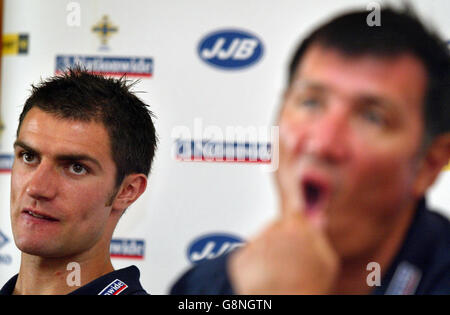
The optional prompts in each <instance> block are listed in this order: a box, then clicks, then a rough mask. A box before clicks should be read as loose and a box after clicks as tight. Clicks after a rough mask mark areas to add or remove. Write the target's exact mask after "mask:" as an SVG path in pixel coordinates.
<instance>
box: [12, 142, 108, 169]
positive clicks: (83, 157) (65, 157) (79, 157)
mask: <svg viewBox="0 0 450 315" xmlns="http://www.w3.org/2000/svg"><path fill="white" fill-rule="evenodd" d="M17 147H21V148H23V149H24V150H26V151H28V152H30V153H33V154H37V155H41V154H40V152H39V151H38V150H36V149H33V148H32V147H31V146H29V145H28V144H26V143H25V142H23V141H21V140H17V141H16V142H14V148H17ZM55 158H56V160H59V161H72V162H76V161H89V162H92V163H94V164H95V165H96V166H97V167H98V168H99V169H100V170H103V168H102V166H101V164H100V162H99V161H98V160H97V159H95V158H93V157H91V156H89V155H87V154H58V155H57V156H56V157H55Z"/></svg>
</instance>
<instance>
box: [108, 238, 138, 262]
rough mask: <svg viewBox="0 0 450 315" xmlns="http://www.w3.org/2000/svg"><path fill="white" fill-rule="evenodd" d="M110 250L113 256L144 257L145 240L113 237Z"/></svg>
mask: <svg viewBox="0 0 450 315" xmlns="http://www.w3.org/2000/svg"><path fill="white" fill-rule="evenodd" d="M109 250H110V253H111V257H112V258H128V259H144V256H145V241H144V240H135V239H113V240H111V243H110V246H109Z"/></svg>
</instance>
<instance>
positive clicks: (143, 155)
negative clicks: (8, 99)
mask: <svg viewBox="0 0 450 315" xmlns="http://www.w3.org/2000/svg"><path fill="white" fill-rule="evenodd" d="M156 143H157V138H156V134H155V128H154V125H153V122H152V113H151V112H150V111H149V109H148V106H147V105H146V104H144V103H143V102H142V101H141V100H140V99H139V98H137V97H136V96H135V95H134V94H133V93H132V92H131V91H130V85H128V84H127V82H126V80H125V79H124V78H121V79H113V78H105V77H102V76H99V75H94V74H91V73H89V72H87V71H84V70H81V69H79V68H75V69H72V70H69V71H68V72H67V73H65V74H63V75H60V76H55V77H52V78H50V79H48V80H46V81H44V82H42V83H40V84H39V85H38V86H33V90H32V94H31V96H30V97H29V98H28V99H27V101H26V103H25V106H24V109H23V112H22V114H21V115H20V121H19V127H18V130H17V140H16V141H15V143H14V154H15V159H14V164H13V168H12V173H11V224H12V230H13V236H14V241H15V243H16V245H17V247H18V248H19V249H20V250H21V252H22V257H21V264H20V270H19V273H18V275H16V276H14V277H13V278H12V279H11V280H10V281H9V282H8V283H7V284H6V285H5V286H4V287H3V288H2V290H1V291H0V294H5V295H10V294H68V293H70V294H94V295H97V294H101V295H117V294H121V295H126V294H146V291H145V290H144V289H143V288H142V286H141V284H140V281H139V270H138V269H137V268H136V267H135V266H131V267H128V268H124V269H121V270H114V268H113V266H112V264H111V259H110V255H109V245H110V241H111V238H112V235H113V232H114V229H115V227H116V225H117V223H118V221H119V219H120V217H121V216H122V214H123V212H124V211H125V210H126V209H127V208H128V207H129V206H130V205H131V204H132V203H133V202H134V201H135V200H136V199H138V198H139V196H141V194H142V193H143V192H144V191H145V189H146V186H147V176H148V175H149V172H150V169H151V164H152V160H153V157H154V154H155V149H156ZM68 266H70V267H71V268H74V267H73V266H76V267H75V268H74V269H71V268H68ZM68 269H69V271H68ZM73 270H78V271H79V275H78V276H79V279H78V280H79V281H76V280H77V279H76V276H75V275H74V277H75V279H73V278H71V277H70V272H71V271H73ZM77 282H78V283H77Z"/></svg>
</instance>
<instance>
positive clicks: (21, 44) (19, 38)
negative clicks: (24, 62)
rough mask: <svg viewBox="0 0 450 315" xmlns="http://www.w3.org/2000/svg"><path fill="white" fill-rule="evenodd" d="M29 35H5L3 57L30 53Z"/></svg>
mask: <svg viewBox="0 0 450 315" xmlns="http://www.w3.org/2000/svg"><path fill="white" fill-rule="evenodd" d="M28 48H29V36H28V34H23V33H16V34H3V40H2V55H24V54H27V53H28Z"/></svg>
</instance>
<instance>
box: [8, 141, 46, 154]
mask: <svg viewBox="0 0 450 315" xmlns="http://www.w3.org/2000/svg"><path fill="white" fill-rule="evenodd" d="M17 147H21V148H22V149H25V150H27V151H28V152H30V153H34V154H38V155H39V154H40V152H39V151H38V150H36V149H33V148H32V147H31V146H29V145H28V144H26V143H25V142H23V141H21V140H16V141H15V142H14V149H15V148H17Z"/></svg>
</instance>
